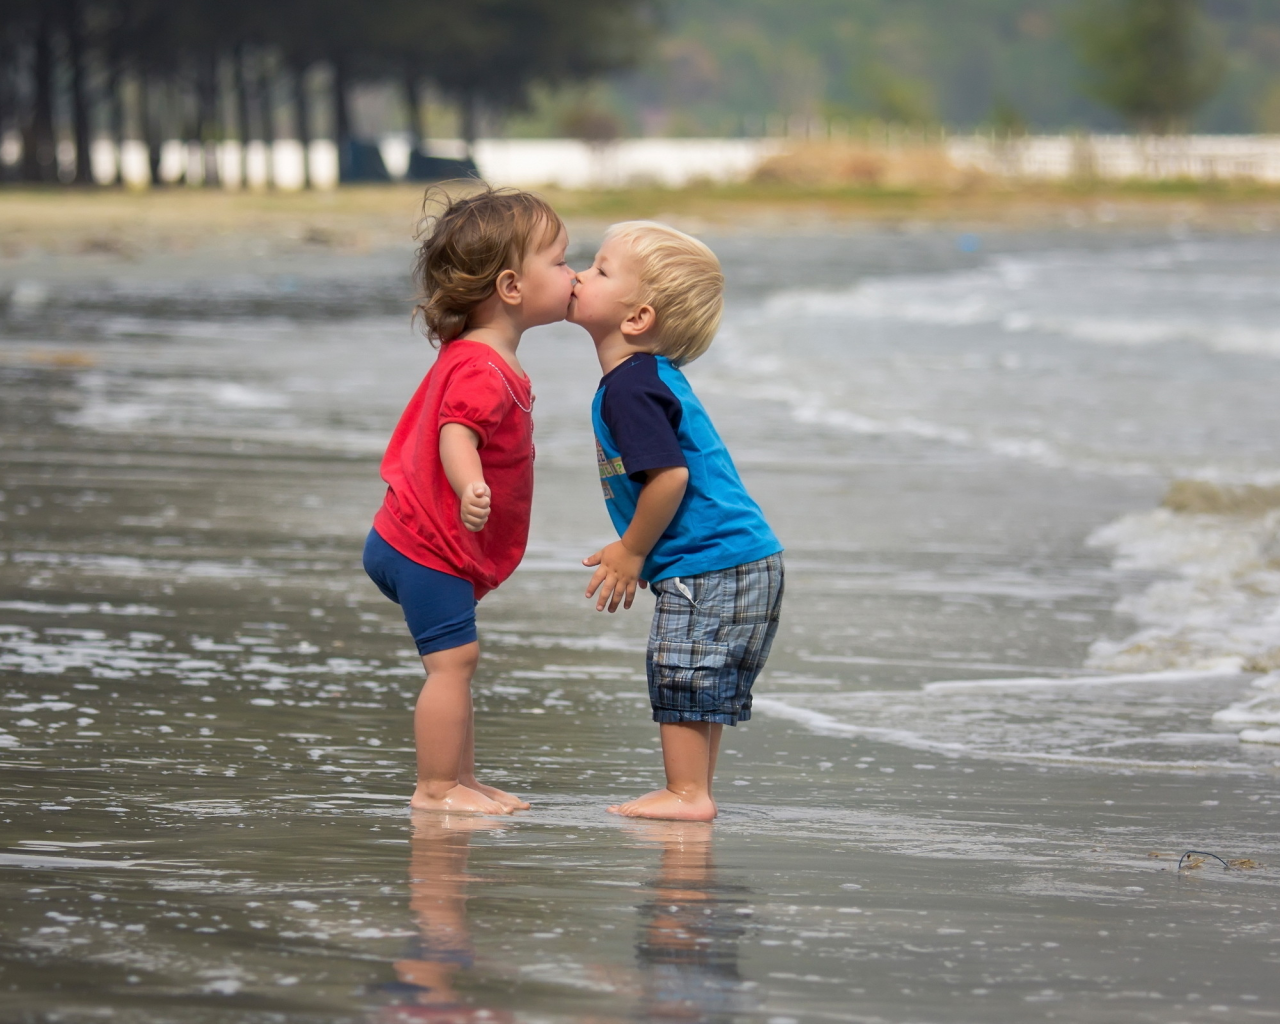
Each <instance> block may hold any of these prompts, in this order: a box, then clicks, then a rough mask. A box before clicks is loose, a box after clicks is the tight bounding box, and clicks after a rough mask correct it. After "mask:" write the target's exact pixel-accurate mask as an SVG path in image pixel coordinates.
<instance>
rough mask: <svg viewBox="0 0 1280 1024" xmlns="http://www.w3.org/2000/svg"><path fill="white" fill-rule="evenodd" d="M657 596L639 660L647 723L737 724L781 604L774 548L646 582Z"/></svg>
mask: <svg viewBox="0 0 1280 1024" xmlns="http://www.w3.org/2000/svg"><path fill="white" fill-rule="evenodd" d="M649 589H650V590H652V591H653V593H654V595H655V596H656V597H657V599H658V601H657V606H656V608H655V609H654V613H653V625H652V627H651V628H650V630H649V652H648V656H647V658H646V659H645V668H646V674H647V675H648V677H649V701H650V703H651V704H652V705H653V720H654V721H655V722H662V723H671V722H712V723H716V724H719V725H737V724H738V723H739V722H745V721H746V720H747V719H749V718H750V717H751V686H752V684H753V683H755V681H756V676H758V675H759V674H760V670H761V669H762V668H764V663H765V659H767V658H768V657H769V649H770V648H771V647H772V646H773V638H774V636H775V635H776V634H777V632H778V615H779V613H780V612H781V610H782V593H783V589H784V588H783V565H782V555H780V554H777V555H770V556H769V557H768V558H762V559H760V560H759V561H758V562H747V563H746V564H745V565H738V566H735V567H734V568H732V569H719V570H716V571H715V572H704V573H700V574H699V575H697V576H684V577H680V576H673V577H670V578H668V579H664V580H658V581H656V582H654V583H651V584H649Z"/></svg>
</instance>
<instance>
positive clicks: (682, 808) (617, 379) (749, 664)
mask: <svg viewBox="0 0 1280 1024" xmlns="http://www.w3.org/2000/svg"><path fill="white" fill-rule="evenodd" d="M723 290H724V276H723V275H722V274H721V272H720V263H719V261H718V260H717V259H716V257H715V254H714V253H712V252H711V250H710V249H708V248H707V247H706V246H705V245H703V244H702V243H701V242H699V241H697V240H696V239H694V238H690V237H689V236H688V235H686V234H683V233H682V232H679V231H676V230H675V229H674V228H669V227H666V226H665V225H662V224H655V223H652V222H648V221H629V222H627V223H623V224H615V225H614V226H613V227H612V228H610V229H609V231H608V232H607V233H606V235H605V240H604V244H603V245H602V246H601V248H600V251H599V253H597V254H596V259H595V262H594V263H593V264H592V265H591V267H590V269H588V270H586V271H583V272H582V273H580V274H579V275H578V278H577V282H576V283H575V285H574V289H573V297H572V299H570V302H569V316H568V319H569V320H570V321H572V322H573V323H576V324H580V325H581V326H583V327H585V328H586V329H587V331H588V332H589V333H590V334H591V338H592V340H593V341H594V342H595V346H596V354H597V355H598V356H599V359H600V369H601V370H602V371H603V373H604V377H603V378H602V379H601V381H600V388H599V390H598V391H597V392H596V396H595V401H594V403H593V405H592V421H593V425H594V428H595V434H596V456H597V460H598V462H599V466H600V482H601V485H602V486H603V488H604V497H605V505H606V507H607V508H608V510H609V515H610V517H611V518H612V519H613V523H614V526H615V527H617V529H618V532H619V534H620V535H621V539H620V540H618V541H615V542H614V543H613V544H610V545H608V546H607V547H605V548H603V549H602V550H600V551H597V552H596V553H595V554H594V555H591V556H589V557H588V558H586V559H584V560H583V564H584V565H587V566H595V567H596V571H595V574H594V575H593V576H592V577H591V582H590V584H589V585H588V587H587V597H592V596H594V595H595V594H596V593H597V591H598V592H599V596H598V598H597V600H596V610H597V611H603V610H604V608H605V607H606V606H607V607H608V609H609V611H610V612H613V611H616V610H617V608H618V605H619V604H621V605H622V606H623V607H624V608H630V607H631V603H632V601H633V600H634V598H635V592H636V587H637V586H641V587H643V586H645V585H646V584H647V585H650V586H652V588H653V591H654V595H655V596H656V599H657V607H656V609H655V612H654V618H653V626H652V628H651V629H650V631H649V650H648V655H647V657H646V659H645V661H646V673H647V675H648V678H649V698H650V701H651V702H652V704H653V719H654V721H655V722H658V723H659V725H660V729H661V734H662V760H663V767H664V768H665V769H666V775H667V785H666V788H665V789H659V790H655V791H654V792H652V793H648V794H646V795H645V796H642V797H640V798H639V799H636V800H632V801H630V802H628V803H624V804H618V805H615V806H613V807H610V808H609V810H610V811H612V812H614V813H615V814H624V815H628V816H630V817H637V818H682V819H691V820H698V821H709V820H711V819H712V818H714V817H715V816H716V804H715V800H714V799H713V798H712V796H711V781H712V777H713V776H714V775H715V769H716V754H717V752H718V750H719V746H720V734H721V732H722V730H723V728H724V726H726V725H737V723H738V722H743V721H746V720H747V719H748V718H750V717H751V684H752V683H753V682H755V678H756V676H757V675H758V674H759V672H760V669H761V668H762V667H763V666H764V662H765V659H766V658H767V657H768V655H769V647H770V645H771V644H772V643H773V637H774V634H775V633H776V632H777V628H778V612H779V609H780V606H781V603H782V589H783V580H782V557H781V551H782V545H781V544H779V543H778V539H777V538H776V537H775V536H774V535H773V531H772V530H770V529H769V525H768V523H766V522H765V519H764V515H763V514H762V513H761V511H760V508H759V506H758V505H756V503H755V502H754V501H752V500H751V497H750V496H749V495H748V494H747V492H746V490H745V488H743V486H742V481H741V480H740V479H739V478H738V473H737V470H736V469H734V466H733V461H732V460H731V459H730V458H729V453H728V451H727V450H726V449H725V446H724V443H723V442H722V441H721V440H720V437H719V435H718V434H716V431H715V428H714V427H713V426H712V425H711V420H710V419H709V418H708V417H707V414H706V411H705V410H704V409H703V408H702V405H701V403H700V402H699V401H698V399H697V397H696V396H695V395H694V393H693V390H692V389H691V388H690V387H689V382H688V381H687V380H686V379H685V376H684V374H683V373H681V372H680V369H679V368H680V366H682V365H683V364H685V363H687V362H689V361H690V360H693V359H696V358H697V357H698V356H700V355H702V353H703V352H705V351H706V350H707V348H708V347H710V345H711V340H712V338H713V337H714V335H715V332H716V328H717V327H718V326H719V323H720V313H721V310H722V308H723V304H724V303H723V294H722V293H723Z"/></svg>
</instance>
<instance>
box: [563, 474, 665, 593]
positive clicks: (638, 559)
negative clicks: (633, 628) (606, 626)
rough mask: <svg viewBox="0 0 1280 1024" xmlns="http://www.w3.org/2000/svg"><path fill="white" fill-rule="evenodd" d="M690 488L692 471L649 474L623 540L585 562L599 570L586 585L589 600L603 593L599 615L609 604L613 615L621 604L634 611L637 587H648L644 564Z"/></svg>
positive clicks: (583, 561)
mask: <svg viewBox="0 0 1280 1024" xmlns="http://www.w3.org/2000/svg"><path fill="white" fill-rule="evenodd" d="M688 486H689V470H688V469H686V468H685V467H684V466H667V467H666V468H665V469H651V470H649V474H648V477H647V478H646V479H645V482H644V487H642V488H641V489H640V498H639V500H638V501H637V502H636V514H635V515H634V516H632V517H631V524H630V525H629V526H628V527H627V531H626V533H624V534H623V535H622V539H621V540H616V541H614V542H613V543H612V544H609V545H607V546H606V547H604V548H601V549H600V550H599V551H597V552H596V553H595V554H594V555H588V556H587V557H586V558H584V559H583V560H582V564H583V565H588V566H590V565H594V566H598V568H597V569H596V571H595V574H594V575H593V576H592V577H591V582H590V583H589V584H587V597H591V595H592V594H594V593H595V592H596V588H597V587H598V588H599V589H600V596H599V598H598V599H597V600H596V611H598V612H602V611H604V607H605V604H606V603H607V604H608V605H609V611H611V612H615V611H617V610H618V605H619V603H621V604H622V607H623V608H630V607H631V602H632V601H634V600H635V596H636V587H637V586H644V585H645V583H644V581H643V580H641V579H640V572H641V570H643V568H644V560H645V559H646V558H647V557H648V556H649V552H650V551H652V550H653V546H654V545H655V544H657V543H658V538H659V537H661V536H662V532H663V531H664V530H665V529H666V528H667V527H668V526H670V525H671V520H672V519H674V518H675V515H676V510H677V509H679V508H680V502H681V501H683V500H684V492H685V488H686V487H688Z"/></svg>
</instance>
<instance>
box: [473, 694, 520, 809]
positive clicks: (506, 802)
mask: <svg viewBox="0 0 1280 1024" xmlns="http://www.w3.org/2000/svg"><path fill="white" fill-rule="evenodd" d="M458 781H459V782H461V783H462V784H463V785H464V786H466V787H467V789H474V790H475V791H476V792H477V793H483V794H484V795H485V796H487V797H488V798H489V799H490V800H497V801H498V803H500V804H502V806H503V807H505V808H506V809H507V810H509V811H527V810H528V809H529V801H528V800H521V799H520V798H519V797H518V796H513V795H512V794H511V793H507V792H505V791H504V790H501V789H498V787H497V786H486V785H485V784H484V783H483V782H480V781H478V780H477V779H476V719H475V715H474V714H473V715H472V716H471V718H470V719H469V720H468V721H467V740H466V743H465V744H463V747H462V762H461V763H460V764H459V765H458Z"/></svg>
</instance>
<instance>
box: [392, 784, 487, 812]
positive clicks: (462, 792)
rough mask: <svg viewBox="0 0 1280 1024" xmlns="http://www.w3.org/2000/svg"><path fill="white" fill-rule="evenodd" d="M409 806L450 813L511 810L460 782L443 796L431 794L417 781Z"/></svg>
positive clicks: (418, 809)
mask: <svg viewBox="0 0 1280 1024" xmlns="http://www.w3.org/2000/svg"><path fill="white" fill-rule="evenodd" d="M409 806H410V807H412V808H413V809H414V810H415V811H448V812H450V813H451V814H510V813H511V810H510V809H509V808H507V807H504V806H503V805H502V804H500V803H499V802H498V801H497V800H493V799H491V798H489V797H487V796H485V795H484V794H483V793H477V792H476V791H475V790H474V789H468V788H467V787H466V786H463V785H461V784H459V785H456V786H454V787H453V788H452V789H450V790H449V791H447V792H446V793H445V794H444V795H443V796H439V797H433V796H431V795H430V794H429V793H428V792H427V790H426V787H425V786H424V785H422V784H421V783H419V785H418V788H417V789H415V790H414V792H413V797H412V799H410V801H409Z"/></svg>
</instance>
